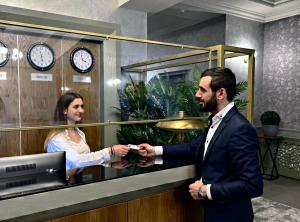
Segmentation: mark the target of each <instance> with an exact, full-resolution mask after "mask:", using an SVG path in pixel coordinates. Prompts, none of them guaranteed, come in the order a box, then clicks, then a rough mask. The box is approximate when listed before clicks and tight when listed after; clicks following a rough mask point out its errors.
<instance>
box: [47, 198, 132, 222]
mask: <svg viewBox="0 0 300 222" xmlns="http://www.w3.org/2000/svg"><path fill="white" fill-rule="evenodd" d="M83 221H84V222H115V221H118V222H127V204H126V203H120V204H115V205H111V206H107V207H103V208H100V209H95V210H90V211H86V212H83V213H79V214H74V215H71V216H66V217H62V218H58V219H54V220H52V222H83Z"/></svg>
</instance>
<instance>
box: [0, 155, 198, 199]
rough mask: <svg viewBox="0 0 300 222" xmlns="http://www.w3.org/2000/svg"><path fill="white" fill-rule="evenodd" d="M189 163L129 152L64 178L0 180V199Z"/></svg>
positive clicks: (187, 160) (187, 161) (46, 176)
mask: <svg viewBox="0 0 300 222" xmlns="http://www.w3.org/2000/svg"><path fill="white" fill-rule="evenodd" d="M191 164H193V160H192V159H184V160H183V159H179V158H169V159H166V158H162V157H156V158H143V157H140V156H139V155H137V154H134V153H129V154H128V155H127V156H126V157H124V158H115V159H113V160H112V161H110V162H107V163H105V164H103V165H95V166H89V167H85V168H80V169H74V170H70V171H68V172H67V178H66V180H65V179H64V178H61V175H60V174H59V172H58V173H54V174H33V175H26V176H22V177H15V178H11V179H10V180H5V181H0V200H4V199H9V198H15V197H20V196H25V195H31V194H36V193H41V192H48V191H51V190H57V189H65V188H70V187H74V186H80V185H84V184H89V183H95V182H101V181H107V180H112V179H117V178H122V177H128V176H133V175H138V174H144V173H150V172H156V171H161V170H165V169H171V168H176V167H181V166H186V165H191Z"/></svg>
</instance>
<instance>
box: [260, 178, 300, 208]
mask: <svg viewBox="0 0 300 222" xmlns="http://www.w3.org/2000/svg"><path fill="white" fill-rule="evenodd" d="M263 197H265V198H267V199H270V200H273V201H277V202H279V203H283V204H287V205H289V206H291V207H295V208H298V209H300V180H296V179H291V178H287V177H282V176H281V177H279V178H278V179H276V180H272V181H270V180H264V194H263Z"/></svg>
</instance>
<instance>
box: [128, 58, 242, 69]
mask: <svg viewBox="0 0 300 222" xmlns="http://www.w3.org/2000/svg"><path fill="white" fill-rule="evenodd" d="M210 56H211V55H210ZM239 56H247V55H246V54H243V53H228V54H225V55H224V58H225V59H228V58H233V57H239ZM214 60H217V56H211V57H210V58H209V57H206V58H199V59H190V60H188V61H183V62H176V63H171V64H166V65H161V66H155V67H151V68H145V69H125V70H123V71H125V72H135V73H144V72H147V71H154V70H158V69H166V68H172V67H178V66H184V65H192V64H197V63H201V62H209V68H212V64H211V61H214Z"/></svg>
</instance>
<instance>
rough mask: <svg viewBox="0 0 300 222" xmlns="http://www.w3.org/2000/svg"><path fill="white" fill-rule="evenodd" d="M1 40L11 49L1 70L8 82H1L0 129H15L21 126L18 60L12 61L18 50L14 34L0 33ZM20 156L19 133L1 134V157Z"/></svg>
mask: <svg viewBox="0 0 300 222" xmlns="http://www.w3.org/2000/svg"><path fill="white" fill-rule="evenodd" d="M0 40H1V41H2V42H3V43H4V44H5V45H6V46H7V47H8V48H9V53H10V58H9V61H8V63H7V64H6V65H5V66H3V67H1V68H0V72H5V73H6V80H0V127H5V126H6V127H15V126H18V124H19V112H18V109H19V100H18V69H17V60H16V59H12V54H13V53H12V52H13V49H17V37H16V35H14V34H9V33H3V32H0ZM19 154H20V136H19V132H0V156H1V157H4V156H15V155H19Z"/></svg>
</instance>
